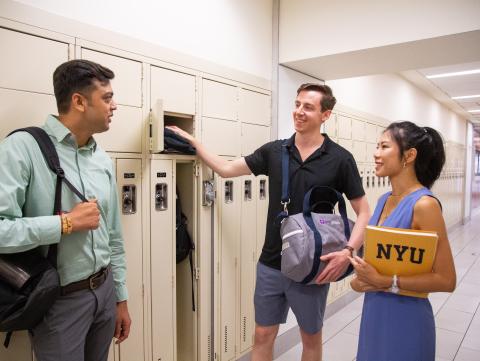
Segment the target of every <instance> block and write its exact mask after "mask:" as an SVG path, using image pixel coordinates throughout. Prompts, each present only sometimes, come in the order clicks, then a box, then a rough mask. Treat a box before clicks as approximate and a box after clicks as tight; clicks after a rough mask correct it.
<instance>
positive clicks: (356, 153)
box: [352, 140, 367, 162]
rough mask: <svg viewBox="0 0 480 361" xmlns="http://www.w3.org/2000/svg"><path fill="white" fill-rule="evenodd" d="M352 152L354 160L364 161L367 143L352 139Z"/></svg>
mask: <svg viewBox="0 0 480 361" xmlns="http://www.w3.org/2000/svg"><path fill="white" fill-rule="evenodd" d="M352 154H353V157H354V158H355V161H356V162H365V158H366V156H367V144H366V143H365V142H364V141H360V140H354V141H353V146H352Z"/></svg>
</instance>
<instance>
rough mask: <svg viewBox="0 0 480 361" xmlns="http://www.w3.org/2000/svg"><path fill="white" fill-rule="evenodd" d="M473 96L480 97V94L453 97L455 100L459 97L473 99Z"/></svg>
mask: <svg viewBox="0 0 480 361" xmlns="http://www.w3.org/2000/svg"><path fill="white" fill-rule="evenodd" d="M473 98H480V94H477V95H463V96H461V97H452V99H454V100H459V99H473Z"/></svg>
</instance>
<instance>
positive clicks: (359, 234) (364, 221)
mask: <svg viewBox="0 0 480 361" xmlns="http://www.w3.org/2000/svg"><path fill="white" fill-rule="evenodd" d="M369 218H370V214H369V212H362V213H360V214H358V216H357V220H356V222H355V226H354V227H353V229H352V234H351V236H350V239H349V241H348V245H349V246H350V247H353V248H354V249H355V250H357V251H358V249H359V248H360V247H361V246H362V244H363V239H364V234H365V228H366V227H367V225H368V220H369Z"/></svg>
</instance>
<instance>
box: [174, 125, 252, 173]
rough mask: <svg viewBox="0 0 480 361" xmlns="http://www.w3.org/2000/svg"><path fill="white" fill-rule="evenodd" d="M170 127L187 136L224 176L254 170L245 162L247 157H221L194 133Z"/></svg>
mask: <svg viewBox="0 0 480 361" xmlns="http://www.w3.org/2000/svg"><path fill="white" fill-rule="evenodd" d="M167 128H168V129H170V130H172V131H174V132H175V133H176V134H178V135H179V136H181V137H182V138H185V140H187V141H188V142H189V143H190V144H191V145H192V146H193V147H195V149H196V150H197V155H198V156H199V157H200V158H201V159H202V160H203V161H204V162H205V163H206V164H207V166H209V167H210V168H211V169H213V170H214V171H215V172H216V173H218V174H219V175H220V176H221V177H223V178H231V177H238V176H242V175H249V174H251V173H252V172H251V171H250V169H249V168H248V166H247V163H246V162H245V158H239V159H235V160H233V161H228V160H226V159H224V158H222V157H219V156H218V155H216V154H213V153H212V152H210V151H208V150H207V148H205V146H204V145H203V144H202V143H200V142H199V141H198V140H197V139H195V138H194V137H193V136H192V135H190V134H189V133H187V132H185V131H184V130H182V129H180V128H178V127H176V126H168V127H167Z"/></svg>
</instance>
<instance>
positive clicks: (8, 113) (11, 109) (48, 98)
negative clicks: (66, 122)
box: [0, 89, 57, 139]
mask: <svg viewBox="0 0 480 361" xmlns="http://www.w3.org/2000/svg"><path fill="white" fill-rule="evenodd" d="M27 104H28V106H26V105H27ZM56 113H57V106H56V102H55V98H54V97H53V95H45V94H37V93H28V92H23V91H16V90H8V89H0V120H1V121H0V139H3V138H5V137H6V136H7V134H8V133H10V132H11V131H12V130H14V129H17V128H24V127H28V126H33V125H35V126H41V125H43V124H44V123H45V120H46V119H47V115H48V114H56Z"/></svg>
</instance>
